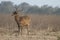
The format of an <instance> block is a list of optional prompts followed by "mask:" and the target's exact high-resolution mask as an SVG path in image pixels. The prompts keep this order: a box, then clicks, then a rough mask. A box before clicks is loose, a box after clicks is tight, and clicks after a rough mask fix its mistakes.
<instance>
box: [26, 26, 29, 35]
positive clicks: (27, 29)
mask: <svg viewBox="0 0 60 40" xmlns="http://www.w3.org/2000/svg"><path fill="white" fill-rule="evenodd" d="M26 28H27V35H29V28H28V25H27V26H26Z"/></svg>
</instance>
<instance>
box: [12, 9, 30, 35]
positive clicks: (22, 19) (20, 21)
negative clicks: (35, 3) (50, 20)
mask: <svg viewBox="0 0 60 40" xmlns="http://www.w3.org/2000/svg"><path fill="white" fill-rule="evenodd" d="M12 16H14V19H15V22H16V23H17V25H18V34H19V33H20V32H21V35H22V30H23V27H25V28H26V29H27V34H29V26H30V22H31V18H30V17H29V16H28V15H23V16H19V15H18V12H17V9H16V11H14V12H13V14H12Z"/></svg>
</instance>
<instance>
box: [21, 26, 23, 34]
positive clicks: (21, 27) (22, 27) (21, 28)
mask: <svg viewBox="0 0 60 40" xmlns="http://www.w3.org/2000/svg"><path fill="white" fill-rule="evenodd" d="M22 29H23V27H22V26H21V35H22Z"/></svg>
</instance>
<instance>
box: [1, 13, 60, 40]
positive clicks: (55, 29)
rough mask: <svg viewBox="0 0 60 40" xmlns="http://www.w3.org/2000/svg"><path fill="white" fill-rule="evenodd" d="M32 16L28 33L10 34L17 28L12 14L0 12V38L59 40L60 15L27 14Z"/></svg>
mask: <svg viewBox="0 0 60 40" xmlns="http://www.w3.org/2000/svg"><path fill="white" fill-rule="evenodd" d="M29 16H30V17H31V18H32V20H31V25H30V28H29V30H30V35H26V33H25V32H26V30H25V29H24V30H23V31H24V32H23V34H24V35H22V36H21V35H19V36H15V34H16V33H14V34H12V35H10V34H11V33H13V32H14V31H16V30H17V24H16V22H15V21H14V18H13V16H11V15H9V14H0V40H59V39H58V37H59V36H60V15H38V14H29Z"/></svg>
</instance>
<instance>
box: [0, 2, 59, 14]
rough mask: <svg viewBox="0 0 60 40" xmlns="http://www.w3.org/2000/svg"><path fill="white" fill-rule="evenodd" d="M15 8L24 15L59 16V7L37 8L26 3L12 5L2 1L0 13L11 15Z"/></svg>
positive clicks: (44, 6)
mask: <svg viewBox="0 0 60 40" xmlns="http://www.w3.org/2000/svg"><path fill="white" fill-rule="evenodd" d="M15 7H17V8H18V10H19V11H20V10H22V12H24V13H35V14H36V13H38V14H60V8H59V7H52V6H48V5H43V6H41V7H38V6H37V5H33V6H32V5H30V4H28V3H26V2H23V3H21V4H19V5H14V4H13V2H11V1H2V2H1V3H0V13H12V12H13V11H14V10H15Z"/></svg>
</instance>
